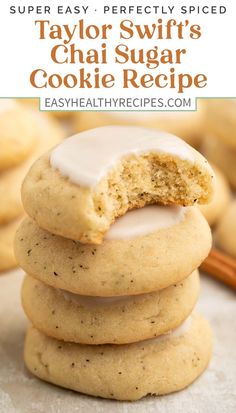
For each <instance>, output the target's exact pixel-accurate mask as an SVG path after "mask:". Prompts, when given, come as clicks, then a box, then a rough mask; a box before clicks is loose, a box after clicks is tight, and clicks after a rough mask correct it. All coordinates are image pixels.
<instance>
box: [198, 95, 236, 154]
mask: <svg viewBox="0 0 236 413" xmlns="http://www.w3.org/2000/svg"><path fill="white" fill-rule="evenodd" d="M204 105H205V108H206V109H205V110H206V130H207V131H208V132H209V133H210V134H212V135H213V136H216V138H217V139H218V140H219V141H220V142H221V143H223V144H225V145H227V146H228V147H230V148H231V149H234V150H235V152H236V99H207V100H205V101H204ZM235 159H236V155H235Z"/></svg>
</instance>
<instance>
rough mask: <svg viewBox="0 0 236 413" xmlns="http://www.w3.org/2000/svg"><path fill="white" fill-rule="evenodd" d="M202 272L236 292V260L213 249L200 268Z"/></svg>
mask: <svg viewBox="0 0 236 413" xmlns="http://www.w3.org/2000/svg"><path fill="white" fill-rule="evenodd" d="M200 270H202V271H204V272H206V273H207V274H209V275H211V276H212V277H214V278H216V279H217V280H220V281H222V282H223V283H225V284H227V285H228V286H230V287H231V288H233V289H235V290H236V259H234V258H232V257H230V256H228V255H227V254H225V253H223V252H221V251H219V250H218V249H216V248H212V250H211V252H210V254H209V255H208V257H207V258H206V259H205V261H203V263H202V265H201V266H200Z"/></svg>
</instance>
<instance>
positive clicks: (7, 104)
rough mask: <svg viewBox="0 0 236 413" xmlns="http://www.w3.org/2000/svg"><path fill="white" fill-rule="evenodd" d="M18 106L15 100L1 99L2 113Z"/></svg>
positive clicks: (0, 110)
mask: <svg viewBox="0 0 236 413" xmlns="http://www.w3.org/2000/svg"><path fill="white" fill-rule="evenodd" d="M16 105H17V103H16V101H15V100H14V99H0V113H2V112H6V111H8V110H11V109H14V107H15V106H16Z"/></svg>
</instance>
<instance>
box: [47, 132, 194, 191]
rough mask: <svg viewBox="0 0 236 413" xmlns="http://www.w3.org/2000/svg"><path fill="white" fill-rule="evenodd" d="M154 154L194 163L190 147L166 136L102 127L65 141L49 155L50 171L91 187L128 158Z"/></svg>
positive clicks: (156, 133) (171, 136)
mask: <svg viewBox="0 0 236 413" xmlns="http://www.w3.org/2000/svg"><path fill="white" fill-rule="evenodd" d="M148 152H154V153H155V152H157V153H164V154H169V155H172V156H176V157H178V158H180V159H183V160H188V161H190V162H194V161H195V157H194V152H193V150H192V148H191V147H190V146H188V145H187V144H186V143H185V142H184V141H182V140H181V139H179V138H177V137H176V136H173V135H170V134H168V133H165V132H162V131H158V130H154V129H145V128H138V127H131V126H105V127H102V128H96V129H92V130H89V131H85V132H82V133H79V134H77V135H74V136H72V137H70V138H68V139H65V140H64V141H63V142H62V143H61V144H60V145H58V146H57V147H56V148H54V149H53V150H52V152H51V156H50V163H51V166H52V167H53V168H56V169H58V170H59V171H60V173H61V174H62V175H63V176H66V177H68V178H69V179H70V180H71V181H72V182H73V183H75V184H78V185H81V186H87V187H94V186H95V185H96V184H97V183H98V182H99V181H100V180H101V179H102V178H103V177H104V176H105V175H106V173H107V171H109V170H110V169H111V168H112V167H113V166H114V165H115V164H117V162H119V160H120V159H121V158H122V157H124V156H127V155H130V154H134V155H139V154H142V153H148Z"/></svg>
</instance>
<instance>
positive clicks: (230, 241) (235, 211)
mask: <svg viewBox="0 0 236 413" xmlns="http://www.w3.org/2000/svg"><path fill="white" fill-rule="evenodd" d="M215 240H216V243H217V244H218V245H219V246H220V248H222V250H224V251H225V252H226V253H228V254H230V255H232V256H233V257H235V258H236V201H233V202H231V204H230V205H229V206H228V208H227V209H226V211H225V212H224V214H223V215H222V217H221V220H220V222H219V224H218V226H217V228H216V232H215Z"/></svg>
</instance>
